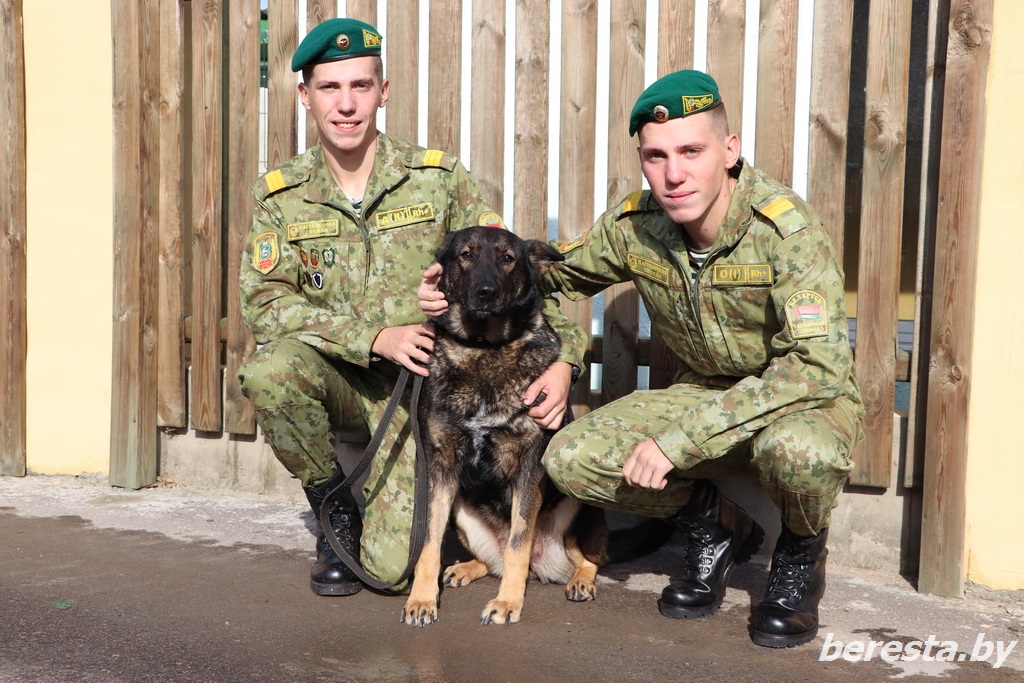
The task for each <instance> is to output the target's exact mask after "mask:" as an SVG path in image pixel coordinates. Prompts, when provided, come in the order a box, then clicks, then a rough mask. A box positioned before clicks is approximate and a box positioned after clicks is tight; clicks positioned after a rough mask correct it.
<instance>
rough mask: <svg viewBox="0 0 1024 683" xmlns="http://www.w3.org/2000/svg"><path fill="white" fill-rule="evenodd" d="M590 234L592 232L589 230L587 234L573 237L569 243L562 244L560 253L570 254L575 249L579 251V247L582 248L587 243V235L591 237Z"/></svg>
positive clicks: (559, 246)
mask: <svg viewBox="0 0 1024 683" xmlns="http://www.w3.org/2000/svg"><path fill="white" fill-rule="evenodd" d="M589 234H590V231H589V230H588V231H587V232H584V233H583V234H581V235H577V236H576V237H573V238H572V239H571V240H569V241H568V242H562V243H561V244H559V245H558V251H559V253H562V254H568V253H569V252H570V251H572V250H573V249H578V248H579V247H582V246H583V245H584V244H585V243H586V241H587V235H589Z"/></svg>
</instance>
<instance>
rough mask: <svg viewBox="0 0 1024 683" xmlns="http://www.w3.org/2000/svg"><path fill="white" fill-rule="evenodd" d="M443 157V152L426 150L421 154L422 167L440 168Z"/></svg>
mask: <svg viewBox="0 0 1024 683" xmlns="http://www.w3.org/2000/svg"><path fill="white" fill-rule="evenodd" d="M443 156H444V151H442V150H440V149H428V150H427V151H426V152H424V154H423V165H424V166H440V165H441V158H442V157H443Z"/></svg>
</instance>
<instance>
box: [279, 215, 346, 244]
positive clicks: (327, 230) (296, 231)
mask: <svg viewBox="0 0 1024 683" xmlns="http://www.w3.org/2000/svg"><path fill="white" fill-rule="evenodd" d="M338 234H340V228H339V227H338V220H337V219H334V220H326V221H308V222H306V223H289V224H288V241H289V242H294V241H296V240H308V239H313V238H314V237H336V236H337V235H338Z"/></svg>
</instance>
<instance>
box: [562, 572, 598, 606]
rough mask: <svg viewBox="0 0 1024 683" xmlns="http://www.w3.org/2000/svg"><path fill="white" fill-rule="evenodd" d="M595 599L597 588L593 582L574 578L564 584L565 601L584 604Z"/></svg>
mask: <svg viewBox="0 0 1024 683" xmlns="http://www.w3.org/2000/svg"><path fill="white" fill-rule="evenodd" d="M596 597H597V586H595V585H594V582H593V581H588V580H586V579H581V578H579V577H576V576H574V577H573V578H572V580H571V581H569V583H567V584H565V599H566V600H572V601H573V602H586V601H587V600H593V599H594V598H596Z"/></svg>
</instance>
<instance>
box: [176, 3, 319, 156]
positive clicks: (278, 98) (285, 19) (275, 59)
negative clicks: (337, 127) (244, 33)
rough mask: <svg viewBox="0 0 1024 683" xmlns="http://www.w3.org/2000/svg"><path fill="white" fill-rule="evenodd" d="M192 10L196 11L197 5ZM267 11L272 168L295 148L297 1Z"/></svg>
mask: <svg viewBox="0 0 1024 683" xmlns="http://www.w3.org/2000/svg"><path fill="white" fill-rule="evenodd" d="M192 11H193V13H194V14H199V13H200V7H195V8H194V9H193V10H192ZM268 12H269V14H268V20H267V33H268V35H267V168H268V169H272V168H276V167H277V166H280V165H281V164H283V163H285V162H286V161H288V160H289V159H291V158H292V157H293V156H295V154H296V152H297V151H298V121H299V115H298V109H297V106H298V105H297V104H296V94H295V85H296V83H297V82H298V80H297V76H296V74H295V73H294V72H293V71H292V55H293V54H295V48H297V47H298V45H299V43H298V37H297V36H296V26H297V25H298V24H297V22H298V0H273V1H272V2H271V3H270V4H269V6H268ZM218 52H219V50H218ZM199 63H200V62H197V64H199ZM199 71H200V69H198V68H197V69H194V70H193V72H194V73H195V74H196V75H198V73H199ZM307 118H308V117H307Z"/></svg>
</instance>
